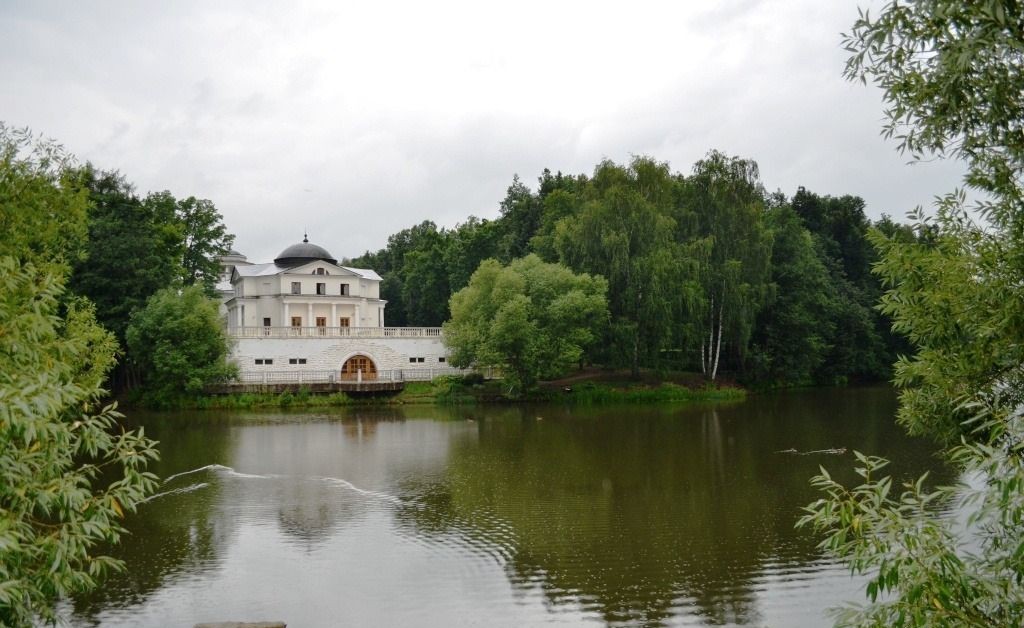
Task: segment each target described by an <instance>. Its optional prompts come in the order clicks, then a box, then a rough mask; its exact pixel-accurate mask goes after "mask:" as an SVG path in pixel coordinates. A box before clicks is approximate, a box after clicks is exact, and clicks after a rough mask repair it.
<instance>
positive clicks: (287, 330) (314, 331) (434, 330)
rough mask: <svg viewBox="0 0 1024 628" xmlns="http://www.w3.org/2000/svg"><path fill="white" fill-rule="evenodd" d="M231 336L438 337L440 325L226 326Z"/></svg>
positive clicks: (439, 335)
mask: <svg viewBox="0 0 1024 628" xmlns="http://www.w3.org/2000/svg"><path fill="white" fill-rule="evenodd" d="M227 332H228V336H230V337H232V338H439V337H441V328H440V327H228V329H227Z"/></svg>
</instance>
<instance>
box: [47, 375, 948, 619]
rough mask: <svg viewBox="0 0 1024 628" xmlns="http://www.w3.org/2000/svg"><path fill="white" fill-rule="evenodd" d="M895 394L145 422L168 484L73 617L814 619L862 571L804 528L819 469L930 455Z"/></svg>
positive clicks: (900, 462) (907, 466)
mask: <svg viewBox="0 0 1024 628" xmlns="http://www.w3.org/2000/svg"><path fill="white" fill-rule="evenodd" d="M894 411H895V397H894V395H893V393H892V392H891V391H890V390H888V389H850V390H829V391H813V392H803V393H793V394H785V395H778V396H767V397H766V396H757V397H751V399H750V400H749V401H747V402H744V403H741V404H734V405H719V406H692V405H660V406H630V407H607V406H602V407H597V408H580V407H573V408H564V407H559V406H540V407H514V408H505V407H500V408H456V409H446V408H440V409H439V408H433V407H425V408H405V409H383V410H347V409H346V410H341V409H339V410H331V411H328V412H320V413H310V412H303V411H294V412H280V411H279V412H274V413H257V412H246V413H223V412H221V413H213V412H205V413H184V414H160V415H148V416H143V417H139V419H138V420H139V421H140V422H141V423H142V424H143V425H145V428H146V432H147V434H151V435H152V436H154V437H155V438H158V439H159V440H160V441H161V451H162V455H163V459H162V460H161V462H160V463H159V464H158V465H157V466H156V468H155V469H154V470H155V472H156V473H157V474H159V475H160V476H161V477H162V478H168V479H167V480H166V482H165V483H164V485H163V487H162V490H163V491H164V492H163V494H162V495H160V496H158V497H156V498H154V499H152V500H151V501H149V502H148V503H146V504H145V505H143V506H142V508H141V510H140V512H139V514H138V515H137V516H135V517H133V518H132V519H131V520H130V521H129V523H128V527H129V528H130V529H131V531H132V534H131V535H130V536H129V537H128V538H126V539H125V541H124V543H123V545H122V546H121V547H119V548H117V550H116V554H117V555H118V556H120V557H122V558H123V559H124V560H126V561H127V564H128V570H127V573H126V574H122V575H118V576H114V577H112V578H111V579H109V580H108V581H107V582H106V583H105V586H104V589H103V590H102V591H101V592H100V593H99V594H96V595H94V596H92V597H90V598H83V599H79V600H75V601H74V602H73V603H69V604H68V605H67V608H66V613H67V616H68V617H69V618H70V620H71V623H72V625H74V626H97V625H101V626H161V627H164V626H181V627H191V626H192V625H193V624H194V623H196V622H200V621H227V620H233V621H238V620H242V621H257V620H269V619H280V620H283V621H287V622H288V625H289V626H290V627H292V628H300V627H309V626H533V625H549V624H550V625H571V626H576V625H638V626H659V625H664V626H676V625H682V626H692V625H715V626H718V625H740V626H779V627H790V626H797V627H799V626H821V625H825V624H827V623H828V620H827V616H826V614H825V610H826V609H827V608H828V607H829V606H834V605H836V604H838V603H840V602H842V601H843V600H846V599H853V600H858V601H859V600H860V599H861V597H862V594H861V588H860V584H859V582H858V581H854V580H851V578H850V576H849V575H848V573H847V571H846V570H845V569H844V568H843V567H841V566H840V565H837V564H835V563H833V562H831V561H829V560H828V559H826V558H824V557H822V556H821V554H820V553H819V552H818V551H816V550H815V539H814V538H813V537H811V536H810V534H809V533H808V532H804V531H799V532H798V531H795V530H794V529H793V524H794V522H795V521H796V519H797V518H798V517H799V516H800V507H801V506H803V505H805V504H807V503H808V502H810V501H811V500H812V499H814V498H815V497H816V495H815V494H814V492H813V491H812V490H811V489H810V487H809V485H808V479H809V478H810V477H811V476H812V475H813V474H814V473H815V472H816V471H817V468H818V465H819V464H823V465H826V466H827V467H828V468H829V469H830V471H835V472H836V473H835V475H837V476H839V477H840V478H842V479H845V480H850V479H852V478H851V475H852V474H851V473H850V472H849V469H850V468H851V467H852V456H851V455H850V454H846V455H842V456H837V455H826V454H816V455H808V456H798V455H793V454H790V453H780V452H781V451H782V450H788V449H791V448H795V449H797V450H800V451H808V450H820V449H829V448H840V447H842V448H847V449H851V450H852V449H855V448H856V449H859V450H862V451H865V452H869V453H874V454H879V455H884V456H887V457H890V458H892V459H894V461H895V462H894V464H893V466H892V472H893V474H894V475H896V476H897V477H911V476H914V475H917V474H919V473H921V472H923V471H925V470H932V472H933V474H934V476H937V480H938V481H950V480H951V479H952V478H951V477H949V473H948V471H947V470H945V469H944V468H942V467H941V465H939V464H938V463H937V462H936V460H935V458H934V457H933V451H934V448H933V447H932V446H931V445H930V444H928V443H927V442H924V441H919V440H912V439H909V438H907V437H905V436H904V435H903V434H902V432H901V431H900V430H899V428H898V427H896V426H895V425H894V424H893V414H894Z"/></svg>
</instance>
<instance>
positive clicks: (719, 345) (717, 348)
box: [711, 306, 725, 381]
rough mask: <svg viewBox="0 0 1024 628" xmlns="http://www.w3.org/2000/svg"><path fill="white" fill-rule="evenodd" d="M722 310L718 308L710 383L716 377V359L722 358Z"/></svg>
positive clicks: (720, 307)
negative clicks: (713, 364)
mask: <svg viewBox="0 0 1024 628" xmlns="http://www.w3.org/2000/svg"><path fill="white" fill-rule="evenodd" d="M724 310H725V308H724V307H722V306H718V343H717V345H716V346H715V366H714V367H712V369H711V381H715V376H716V375H718V358H720V357H722V313H723V311H724Z"/></svg>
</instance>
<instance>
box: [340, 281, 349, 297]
mask: <svg viewBox="0 0 1024 628" xmlns="http://www.w3.org/2000/svg"><path fill="white" fill-rule="evenodd" d="M341 296H343V297H346V296H348V284H347V283H343V284H341Z"/></svg>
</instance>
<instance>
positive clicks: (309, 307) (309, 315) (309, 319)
mask: <svg viewBox="0 0 1024 628" xmlns="http://www.w3.org/2000/svg"><path fill="white" fill-rule="evenodd" d="M303 326H304V327H312V326H313V302H312V301H310V302H309V303H307V304H306V320H305V325H303Z"/></svg>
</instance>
